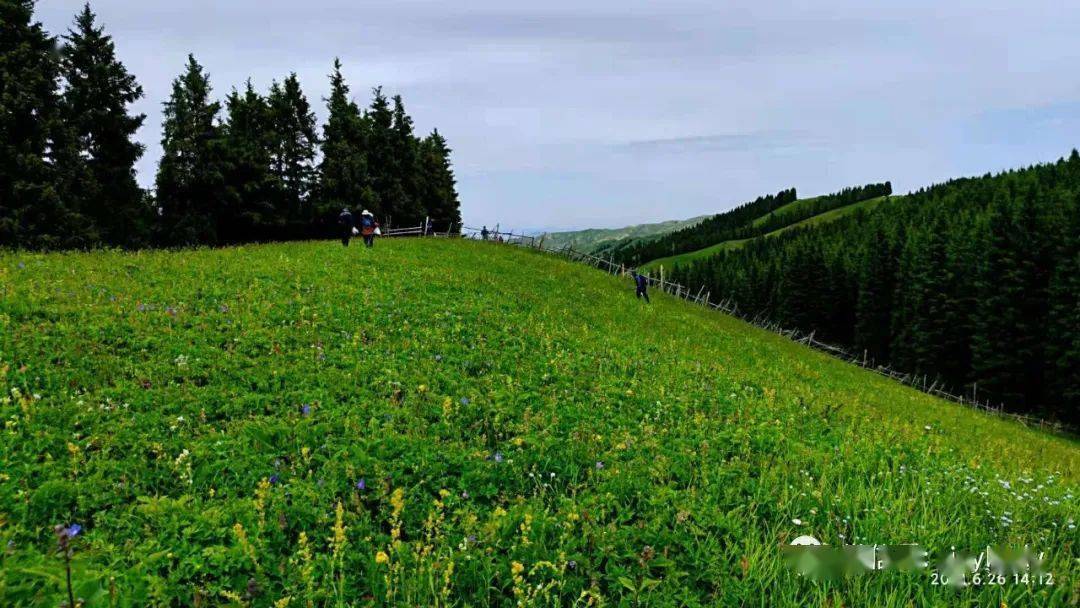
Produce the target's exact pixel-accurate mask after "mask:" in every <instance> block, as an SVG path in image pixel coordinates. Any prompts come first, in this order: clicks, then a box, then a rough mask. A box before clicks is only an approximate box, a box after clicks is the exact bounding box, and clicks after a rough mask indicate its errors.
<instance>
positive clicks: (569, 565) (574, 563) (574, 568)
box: [566, 560, 577, 570]
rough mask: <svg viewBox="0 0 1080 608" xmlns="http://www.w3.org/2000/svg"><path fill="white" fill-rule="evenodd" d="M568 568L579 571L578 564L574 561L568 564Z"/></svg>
mask: <svg viewBox="0 0 1080 608" xmlns="http://www.w3.org/2000/svg"><path fill="white" fill-rule="evenodd" d="M566 566H567V567H568V568H570V569H571V570H577V562H575V561H574V560H570V561H568V562H566Z"/></svg>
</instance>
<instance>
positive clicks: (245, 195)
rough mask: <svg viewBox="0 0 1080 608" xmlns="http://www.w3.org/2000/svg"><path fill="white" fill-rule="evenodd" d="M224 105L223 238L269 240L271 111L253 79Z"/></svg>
mask: <svg viewBox="0 0 1080 608" xmlns="http://www.w3.org/2000/svg"><path fill="white" fill-rule="evenodd" d="M225 106H226V116H227V118H226V122H225V124H224V125H223V127H224V137H225V148H226V154H227V159H228V168H227V173H226V180H225V181H226V184H227V188H228V194H229V199H228V205H227V211H226V213H225V214H224V218H223V221H222V234H221V239H222V240H224V241H227V242H241V241H246V240H258V239H263V238H267V237H269V236H271V233H270V231H269V229H268V226H270V225H271V224H272V223H273V221H274V206H273V204H272V202H271V201H272V199H273V196H274V181H273V179H272V177H271V175H270V151H271V146H272V145H273V143H274V142H273V131H272V129H271V125H270V108H269V105H268V104H267V101H266V98H264V97H263V96H262V95H259V93H258V92H257V91H255V88H254V87H253V86H252V84H251V80H248V81H247V84H246V85H245V88H244V91H243V93H240V92H238V91H236V90H235V89H234V90H233V92H232V93H231V94H230V95H229V96H228V98H226V102H225Z"/></svg>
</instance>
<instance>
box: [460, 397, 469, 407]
mask: <svg viewBox="0 0 1080 608" xmlns="http://www.w3.org/2000/svg"><path fill="white" fill-rule="evenodd" d="M461 405H469V398H468V397H462V398H461Z"/></svg>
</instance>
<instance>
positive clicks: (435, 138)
mask: <svg viewBox="0 0 1080 608" xmlns="http://www.w3.org/2000/svg"><path fill="white" fill-rule="evenodd" d="M418 180H419V182H420V184H421V202H422V203H423V204H424V206H425V208H426V210H427V214H428V216H429V217H431V221H432V223H433V225H434V226H435V228H436V229H437V230H449V229H450V228H451V227H452V226H453V227H457V228H458V229H460V228H461V204H460V203H459V202H458V194H457V185H456V181H455V179H454V170H453V168H452V167H451V165H450V147H449V146H447V144H446V139H445V138H443V136H442V135H441V134H440V133H439V131H438V129H436V130H434V131H432V132H431V135H428V136H427V137H426V138H424V140H423V142H421V144H420V175H419V176H418Z"/></svg>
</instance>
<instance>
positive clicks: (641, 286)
mask: <svg viewBox="0 0 1080 608" xmlns="http://www.w3.org/2000/svg"><path fill="white" fill-rule="evenodd" d="M630 275H631V276H633V277H634V286H635V287H637V297H638V299H639V300H641V299H644V300H645V303H646V304H651V303H652V302H649V293H648V291H647V289H648V288H649V279H648V278H646V277H645V275H643V274H638V271H636V270H631V271H630Z"/></svg>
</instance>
